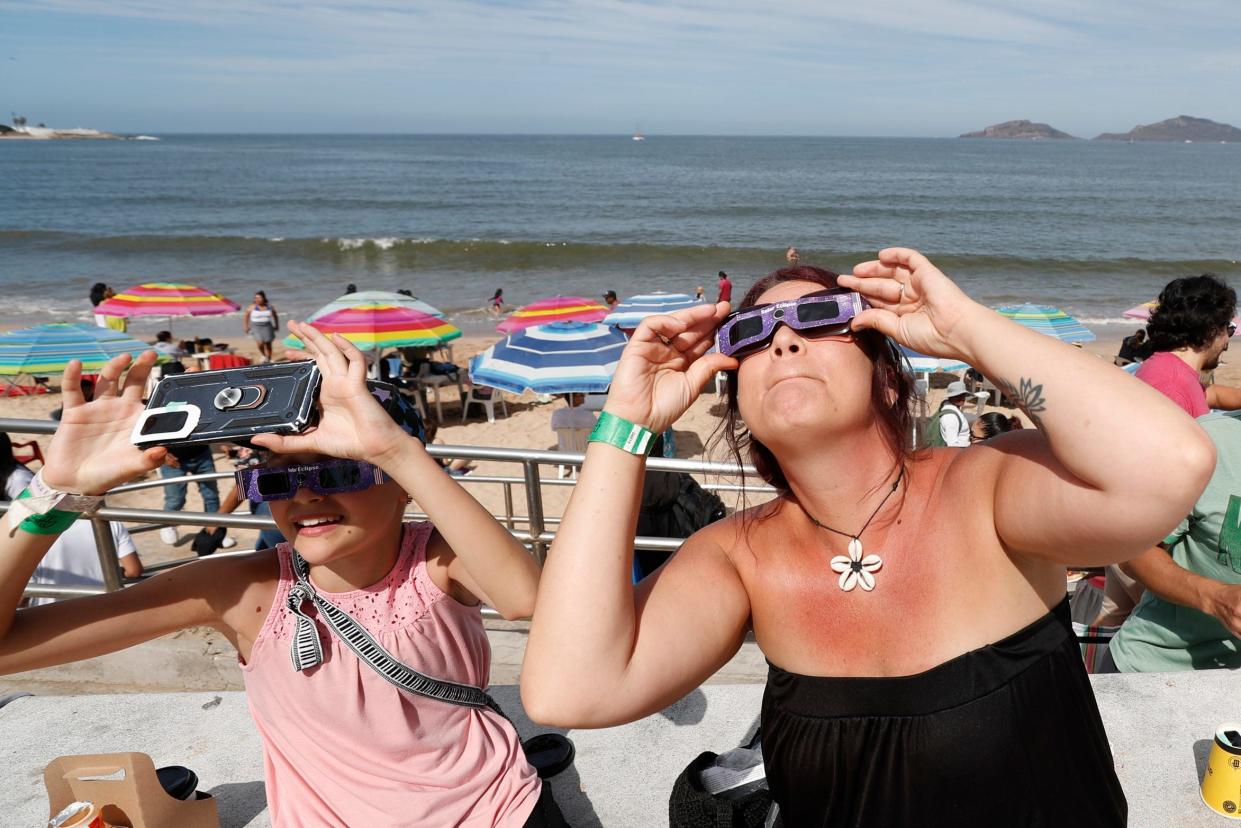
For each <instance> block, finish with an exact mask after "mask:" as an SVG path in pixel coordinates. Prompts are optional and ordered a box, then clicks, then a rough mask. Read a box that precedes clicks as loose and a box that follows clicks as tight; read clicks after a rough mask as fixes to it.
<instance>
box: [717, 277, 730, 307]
mask: <svg viewBox="0 0 1241 828" xmlns="http://www.w3.org/2000/svg"><path fill="white" fill-rule="evenodd" d="M719 287H720V295H719V297H718V298H717V299H716V300H715V301H717V302H731V301H732V300H733V283H732V281H731V280H730V279H729V278H728V274H727V273H725V272H724V271H722V270H721V271H720V285H719Z"/></svg>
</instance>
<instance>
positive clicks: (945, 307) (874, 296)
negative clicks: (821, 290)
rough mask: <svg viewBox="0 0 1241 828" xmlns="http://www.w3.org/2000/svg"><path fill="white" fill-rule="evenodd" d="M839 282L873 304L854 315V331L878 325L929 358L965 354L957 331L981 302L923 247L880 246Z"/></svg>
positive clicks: (879, 329)
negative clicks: (871, 258) (876, 254)
mask: <svg viewBox="0 0 1241 828" xmlns="http://www.w3.org/2000/svg"><path fill="white" fill-rule="evenodd" d="M838 281H839V284H840V286H841V287H845V288H848V289H850V290H856V291H857V292H858V293H860V294H862V296H864V297H866V301H868V302H870V305H871V307H870V308H869V309H868V310H864V311H862V312H861V313H860V314H858V315H857V316H856V317H855V318H854V320H853V328H854V330H858V329H861V328H874V329H876V330H878V331H879V332H880V333H883V334H886V335H887V336H890V337H892V338H893V339H895V340H896V341H897V342H899V343H900V344H902V345H904V346H906V347H908V348H912V349H913V350H915V351H919V352H920V353H924V354H927V355H928V356H935V357H946V358H953V359H961V358H963V357H964V356H965V354H964V353H963V352H962V347H961V345H960V343H959V342H958V341H957V337H956V336H955V335H954V334H955V332H956V330H957V326H958V325H959V324H960V322H961V320H962V319H963V318H965V317H966V316H967V315H968V314H969V313H970V312H971V311H972V310H974V309H976V308H979V307H980V306H979V305H978V304H977V303H976V302H974V300H972V299H970V298H969V297H968V296H966V295H965V293H964V291H962V290H961V289H960V288H959V287H957V286H956V284H955V283H954V282H953V281H952V280H951V279H949V278H948V277H947V276H945V275H944V274H943V273H942V272H940V270H939V268H937V267H935V265H933V264H931V261H930V259H928V258H927V257H926V256H923V255H922V254H921V253H919V252H918V251H916V250H911V249H909V248H907V247H889V248H887V249H886V250H880V251H879V258H878V259H876V260H874V261H870V262H863V263H862V264H859V265H857V266H856V267H854V268H853V274H852V275H848V274H845V275H842V276H841V277H840V279H839V280H838Z"/></svg>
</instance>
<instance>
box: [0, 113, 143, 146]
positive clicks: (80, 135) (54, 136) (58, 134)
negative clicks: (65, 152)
mask: <svg viewBox="0 0 1241 828" xmlns="http://www.w3.org/2000/svg"><path fill="white" fill-rule="evenodd" d="M0 138H8V139H11V140H19V141H20V140H27V141H60V140H74V139H95V140H106V141H123V140H125V136H124V135H113V134H112V133H111V132H103V131H101V130H98V129H85V128H83V127H78V128H77V129H56V128H54V127H49V126H46V125H44V124H39V125H37V126H27V125H26V119H25V118H23V117H21V116H20V115H18V116H15V117H14V118H13V124H12V126H10V125H8V124H0Z"/></svg>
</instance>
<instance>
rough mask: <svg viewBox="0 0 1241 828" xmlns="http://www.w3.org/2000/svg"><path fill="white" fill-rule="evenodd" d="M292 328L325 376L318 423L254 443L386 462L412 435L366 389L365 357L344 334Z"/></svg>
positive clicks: (294, 325) (295, 324)
mask: <svg viewBox="0 0 1241 828" xmlns="http://www.w3.org/2000/svg"><path fill="white" fill-rule="evenodd" d="M289 332H290V333H292V334H293V335H294V336H296V337H297V338H299V339H300V340H302V342H303V343H304V344H305V351H306V353H307V354H309V355H310V356H311V357H312V358H313V359H314V361H315V364H317V365H318V366H319V372H320V373H321V374H322V375H323V382H322V385H321V386H320V388H319V406H320V409H321V413H320V415H319V424H318V425H316V426H315V427H314V428H312V429H309V430H307V431H306V432H304V433H302V434H292V435H281V434H260V435H259V436H257V437H254V438H252V440H251V442H253V443H254V444H255V445H259V446H263V447H264V448H268V449H271V450H272V451H275V452H279V453H281V454H295V453H301V452H313V453H315V454H326V455H328V456H331V457H340V458H347V459H351V460H365V461H367V462H370V463H376V464H377V465H381V462H380V461H381V460H382V458H383V457H384V456H385V455H386V454H387V453H388V452H390V451H392V450H393V449H395V448H397V447H398V446H401V445H403V443H402V442H401V441H402V440H404V439H405V438H407V437H408V436H409V435H407V434H406V433H405V432H404V431H403V430H402V429H401V428H400V426H398V425H397V424H396V423H395V422H394V421H393V419H392V418H391V417H389V416H388V412H386V411H384V410H383V407H382V406H380V404H379V403H378V402H376V401H375V398H374V397H373V396H371V392H370V391H369V390H367V387H366V357H364V356H363V355H362V352H361V351H359V350H358V349H357V347H356V346H354V344H353V343H352V342H350V341H349V340H347V339H345V338H344V337H343V336H340V335H338V334H332V336H331V337H327V336H325V335H324V334H323V333H322V332H321V331H320V330H318V329H317V328H315V327H314V326H313V325H307V324H304V323H299V322H290V323H289Z"/></svg>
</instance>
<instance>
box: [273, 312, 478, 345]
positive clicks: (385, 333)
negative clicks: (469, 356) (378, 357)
mask: <svg viewBox="0 0 1241 828" xmlns="http://www.w3.org/2000/svg"><path fill="white" fill-rule="evenodd" d="M309 324H311V325H313V326H315V327H316V328H318V329H319V330H321V331H323V332H324V333H338V334H341V335H342V336H344V337H345V339H348V340H349V341H350V342H352V343H353V344H354V345H356V346H358V348H359V349H361V350H363V351H371V350H383V349H385V348H435V347H438V346H439V345H442V344H443V343H445V342H447V341H449V340H450V339H456V338H457V337H459V336H461V330H460V329H459V328H457V327H455V326H454V325H450V324H449V323H447V322H445V321H444V320H443V319H440V318H439V317H437V316H431V315H430V314H427V313H422V312H420V311H416V310H410V309H409V308H402V307H398V306H397V305H387V304H383V303H369V304H361V305H355V306H354V307H350V308H342V309H340V310H336V311H332V312H331V313H326V314H324V315H323V316H320V317H319V318H318V319H311V320H309ZM284 344H285V345H288V346H289V347H290V348H301V347H303V346H302V341H301V340H300V339H298V338H297V337H296V336H293V335H291V334H290V335H289V336H286V337H285V338H284Z"/></svg>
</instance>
